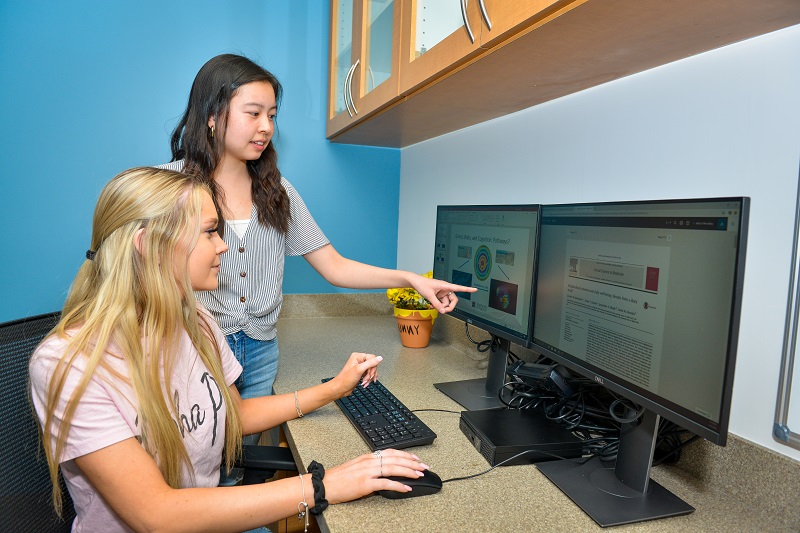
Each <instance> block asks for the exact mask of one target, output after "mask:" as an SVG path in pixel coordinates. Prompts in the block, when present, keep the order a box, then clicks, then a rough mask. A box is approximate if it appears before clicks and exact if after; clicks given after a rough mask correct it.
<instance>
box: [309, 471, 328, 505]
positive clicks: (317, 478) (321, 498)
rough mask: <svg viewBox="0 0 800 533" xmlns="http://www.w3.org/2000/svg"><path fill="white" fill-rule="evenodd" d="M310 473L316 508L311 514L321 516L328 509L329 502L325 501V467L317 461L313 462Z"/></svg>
mask: <svg viewBox="0 0 800 533" xmlns="http://www.w3.org/2000/svg"><path fill="white" fill-rule="evenodd" d="M308 471H309V472H311V485H312V486H313V487H314V507H312V508H311V514H313V515H314V516H319V515H321V514H322V512H323V511H324V510H325V509H327V508H328V500H326V499H325V485H323V483H322V478H324V477H325V467H324V466H322V465H321V464H319V463H318V462H316V461H311V464H310V465H308Z"/></svg>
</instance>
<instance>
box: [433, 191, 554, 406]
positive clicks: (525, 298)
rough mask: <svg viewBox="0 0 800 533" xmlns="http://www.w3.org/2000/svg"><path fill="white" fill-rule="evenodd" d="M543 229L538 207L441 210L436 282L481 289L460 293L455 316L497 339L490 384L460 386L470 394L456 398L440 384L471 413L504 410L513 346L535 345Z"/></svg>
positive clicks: (494, 344)
mask: <svg viewBox="0 0 800 533" xmlns="http://www.w3.org/2000/svg"><path fill="white" fill-rule="evenodd" d="M538 226H539V206H538V205H482V206H439V207H438V209H437V213H436V234H435V235H436V237H435V239H436V243H435V248H434V262H433V275H434V277H435V278H438V279H443V280H447V281H451V282H453V283H457V284H459V285H465V286H469V287H475V288H477V289H478V290H477V292H474V293H458V298H459V300H458V304H457V305H456V307H455V309H454V310H453V311H452V312H451V316H453V317H455V318H458V319H460V320H463V321H465V322H467V323H468V324H473V325H475V326H477V327H480V328H482V329H485V330H486V331H488V332H489V333H491V334H492V335H493V337H494V338H495V342H494V343H493V347H492V350H491V354H490V361H489V371H488V373H487V379H481V380H471V381H470V382H457V383H460V384H461V385H459V386H456V385H454V386H453V387H455V388H459V389H463V391H462V392H464V395H459V397H458V398H456V397H454V396H453V394H458V393H457V392H455V391H448V390H444V389H445V388H448V387H444V388H443V387H440V385H444V384H437V387H438V388H439V389H440V390H443V391H444V392H445V393H446V394H449V395H451V397H454V399H456V401H458V402H459V403H461V405H463V406H464V407H466V408H467V409H479V408H485V407H492V406H496V405H501V403H500V401H499V400H498V399H497V395H498V391H499V390H500V388H502V386H503V383H504V379H505V364H506V358H507V357H508V349H509V343H510V342H515V343H517V344H520V345H522V346H526V345H527V344H528V342H529V340H530V326H531V318H532V317H533V303H534V298H533V290H534V276H535V264H536V248H537V234H538ZM501 367H502V368H501ZM451 392H452V394H451ZM473 399H476V401H477V403H474V402H473V401H472V400H473Z"/></svg>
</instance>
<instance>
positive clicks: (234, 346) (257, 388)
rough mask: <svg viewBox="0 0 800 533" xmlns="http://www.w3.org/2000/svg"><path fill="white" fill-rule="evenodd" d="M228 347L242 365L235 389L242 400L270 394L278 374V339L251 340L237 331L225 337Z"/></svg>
mask: <svg viewBox="0 0 800 533" xmlns="http://www.w3.org/2000/svg"><path fill="white" fill-rule="evenodd" d="M225 338H226V339H227V341H228V346H230V347H231V351H233V355H234V356H235V357H236V360H237V361H239V364H241V365H242V375H241V376H239V379H237V380H236V383H235V385H236V388H237V389H239V394H240V395H241V397H242V398H245V399H246V398H256V397H258V396H269V395H270V394H272V384H273V383H274V382H275V375H276V374H277V373H278V338H277V337H275V338H274V339H272V340H270V341H258V340H255V339H251V338H250V337H248V336H247V335H245V334H244V333H243V332H241V331H239V332H236V333H231V334H230V335H226V336H225Z"/></svg>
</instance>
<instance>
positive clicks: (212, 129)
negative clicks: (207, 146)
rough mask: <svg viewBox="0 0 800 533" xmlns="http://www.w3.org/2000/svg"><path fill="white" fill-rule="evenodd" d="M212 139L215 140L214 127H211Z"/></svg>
mask: <svg viewBox="0 0 800 533" xmlns="http://www.w3.org/2000/svg"><path fill="white" fill-rule="evenodd" d="M211 138H212V139H213V138H214V126H211Z"/></svg>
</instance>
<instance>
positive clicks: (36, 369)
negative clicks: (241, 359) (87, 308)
mask: <svg viewBox="0 0 800 533" xmlns="http://www.w3.org/2000/svg"><path fill="white" fill-rule="evenodd" d="M203 314H204V315H206V316H208V315H207V314H206V313H203ZM208 320H209V322H210V323H211V325H212V328H213V331H214V336H215V338H216V341H217V344H218V345H219V347H220V353H221V356H222V368H223V373H224V375H225V381H226V383H225V384H226V385H230V384H232V383H233V382H234V381H235V380H236V378H238V377H239V374H241V372H242V367H241V365H240V364H239V363H238V362H237V361H236V359H235V358H234V356H233V353H231V350H230V348H229V347H228V343H227V342H226V341H225V338H224V336H223V335H222V332H221V331H220V330H219V328H218V327H217V325H216V323H215V322H214V320H213V319H211V318H210V317H208ZM66 344H67V342H66V341H64V340H62V339H58V338H56V337H50V338H49V339H47V340H46V341H45V342H44V343H43V344H42V345H40V346H39V347H38V348H37V349H36V352H35V353H34V354H33V356H32V357H31V362H30V376H31V389H32V396H33V404H34V407H35V408H36V413H37V414H38V416H39V420H40V423H44V406H45V401H46V395H47V390H48V386H49V377H50V375H51V374H52V372H53V370H54V369H55V367H56V364H57V363H58V361H59V360H60V358H61V355H62V354H63V352H64V349H65V347H66ZM113 353H117V354H118V353H119V351H118V350H116V349H115V347H113V346H112V347H111V348H110V349H109V350H108V352H107V353H106V355H107V361H109V362H110V364H111V366H112V367H113V368H114V370H116V371H117V372H119V373H120V374H122V375H123V376H128V370H127V367H126V365H125V363H124V361H123V360H122V359H120V358H119V357H116V356H113V355H111V354H113ZM84 370H85V359H83V358H79V359H78V360H77V361H76V363H75V365H74V366H73V367H72V368H71V369H70V371H69V375H68V377H67V381H66V385H65V387H64V392H63V394H62V396H61V399H60V403H59V406H58V409H57V410H56V413H55V424H58V423H60V421H61V417H62V416H63V413H64V409H65V407H66V405H67V402H68V400H69V398H70V397H71V396H72V393H73V391H74V390H75V387H76V386H77V384H78V383H79V381H80V379H81V377H82V376H83V373H84ZM172 388H173V390H172V391H171V394H172V395H175V396H177V405H178V411H179V414H178V415H177V416H176V417H175V423H176V424H177V425H178V427H179V428H180V430H181V435H182V437H183V442H184V444H185V445H186V451H187V452H188V455H189V459H190V461H191V464H192V467H193V469H194V478H193V479H192V477H191V475H190V472H189V471H188V470H186V469H184V472H183V473H182V476H181V483H182V486H184V487H216V486H217V484H218V483H219V474H220V472H219V468H220V464H221V462H222V448H223V445H224V443H225V418H226V408H225V405H224V403H223V401H222V394H221V391H220V385H219V384H217V383H216V381H215V380H214V378H212V377H211V374H210V373H209V372H208V369H207V367H206V366H205V365H204V364H203V362H202V360H201V359H200V355H199V354H198V353H197V350H195V348H194V346H192V344H191V342H190V341H189V337H188V335H186V334H184V335H183V336H182V338H181V342H180V347H179V355H178V357H177V359H176V363H175V369H174V373H173V376H172ZM130 437H137V438H138V439H139V440H140V437H141V431H140V429H139V427H138V417H137V406H136V405H135V395H134V393H133V388H132V387H130V386H129V385H128V384H127V383H122V382H120V380H119V379H117V378H112V377H111V376H110V374H109V373H108V372H107V371H103V370H98V372H96V373H95V375H94V377H93V378H92V379H91V381H90V382H89V385H88V387H87V389H86V392H85V393H84V395H83V396H82V398H81V400H80V402H79V404H78V408H77V410H76V411H75V416H74V417H73V419H72V426H71V429H70V432H69V436H68V438H67V442H66V446H65V448H64V455H63V456H62V458H61V472H62V474H63V476H64V481H65V482H66V484H67V488H68V489H69V493H70V496H71V497H72V501H73V503H74V504H75V511H76V513H77V517H76V518H75V521H74V523H73V524H72V531H74V532H80V531H86V532H95V531H103V532H113V531H126V532H127V531H131V530H130V529H129V528H128V527H127V526H126V525H125V524H124V523H123V522H122V520H120V518H119V517H118V516H117V515H116V514H115V513H114V511H113V510H112V509H111V508H110V507H109V506H108V505H107V504H106V502H105V500H103V498H102V497H101V496H100V494H99V493H98V492H97V490H96V489H95V488H94V486H92V484H91V483H90V482H89V480H88V479H87V478H86V477H85V476H84V475H83V473H82V472H81V470H80V469H79V468H78V467H77V466H76V465H75V461H74V459H75V458H76V457H81V456H83V455H86V454H89V453H91V452H94V451H97V450H100V449H102V448H105V447H106V446H110V445H112V444H115V443H117V442H120V441H123V440H125V439H128V438H130Z"/></svg>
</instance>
